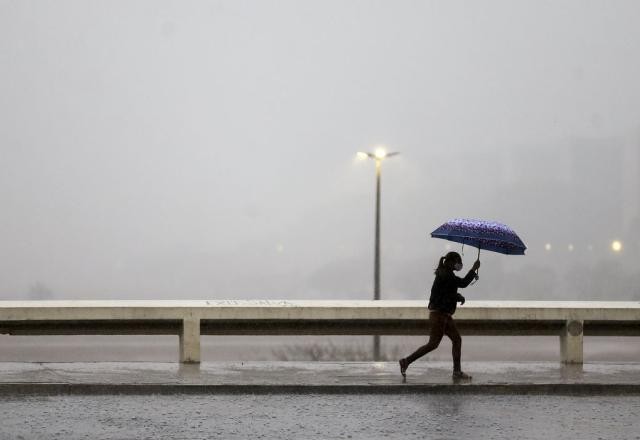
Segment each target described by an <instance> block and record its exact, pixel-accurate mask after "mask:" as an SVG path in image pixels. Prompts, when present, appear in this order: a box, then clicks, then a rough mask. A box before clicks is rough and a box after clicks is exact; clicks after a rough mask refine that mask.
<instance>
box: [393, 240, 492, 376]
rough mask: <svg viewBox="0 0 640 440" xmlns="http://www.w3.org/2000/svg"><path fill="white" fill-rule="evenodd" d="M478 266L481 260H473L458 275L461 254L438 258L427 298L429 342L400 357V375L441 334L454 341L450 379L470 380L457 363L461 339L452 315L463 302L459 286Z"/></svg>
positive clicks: (434, 345) (434, 344)
mask: <svg viewBox="0 0 640 440" xmlns="http://www.w3.org/2000/svg"><path fill="white" fill-rule="evenodd" d="M479 267H480V261H476V262H475V263H473V266H472V267H471V270H470V271H469V272H468V273H467V275H466V276H465V277H464V278H460V277H458V276H456V274H454V273H453V272H454V271H460V270H462V257H461V256H460V254H459V253H457V252H449V253H448V254H447V255H445V256H444V257H441V258H440V260H439V262H438V267H437V268H436V270H435V275H436V277H435V279H434V280H433V286H432V287H431V297H430V298H429V310H430V312H429V324H430V326H431V331H430V334H429V342H428V343H427V345H423V346H422V347H420V348H418V349H417V350H416V351H415V352H413V353H412V354H411V355H410V356H408V357H406V358H403V359H400V361H399V362H400V373H401V374H402V376H403V377H406V372H407V368H408V367H409V365H411V363H412V362H413V361H415V360H417V359H418V358H421V357H422V356H424V355H425V354H427V353H429V352H430V351H433V350H435V349H436V348H437V347H438V345H440V341H441V340H442V337H443V336H444V335H447V336H448V337H449V339H451V342H452V344H453V350H452V351H453V378H454V379H456V380H459V379H467V380H468V379H471V376H469V375H468V374H466V373H463V372H462V368H461V366H460V357H461V354H462V338H461V337H460V333H458V329H457V328H456V325H455V323H454V321H453V314H454V313H455V311H456V304H457V303H458V302H459V303H460V305H462V304H464V302H465V299H464V296H462V295H460V294H459V293H458V288H459V287H460V288H465V287H467V286H468V285H469V283H471V281H473V279H474V278H476V276H477V274H476V271H477V270H478V268H479Z"/></svg>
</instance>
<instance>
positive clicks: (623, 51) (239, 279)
mask: <svg viewBox="0 0 640 440" xmlns="http://www.w3.org/2000/svg"><path fill="white" fill-rule="evenodd" d="M639 19H640V3H638V2H636V1H583V0H580V1H482V2H473V1H467V2H460V1H349V2H344V1H303V2H301V1H210V2H205V1H202V2H200V1H175V2H173V1H171V2H170V1H116V2H108V1H102V2H99V1H56V2H49V1H7V0H0V98H1V99H0V209H1V211H0V299H21V298H29V297H34V298H35V297H38V296H39V293H38V292H42V291H45V292H48V293H46V294H45V295H44V296H45V297H46V296H47V295H52V297H53V298H131V299H138V298H158V299H169V298H171V299H180V298H185V299H187V298H318V299H323V298H340V299H347V298H362V299H366V298H370V297H371V295H372V278H373V233H374V224H373V220H374V190H375V187H374V168H373V164H372V163H367V162H359V161H357V160H355V153H356V152H357V151H359V150H365V151H368V150H371V149H372V148H373V147H374V146H376V145H379V144H384V145H387V146H388V148H389V150H392V151H400V152H401V155H400V156H397V157H394V158H390V159H389V160H387V161H386V162H385V163H384V165H383V178H382V192H383V199H382V208H383V211H382V251H383V255H382V264H383V267H382V296H383V298H398V299H399V298H404V299H420V298H424V297H425V295H426V292H427V291H428V289H429V287H430V285H431V281H432V269H433V267H434V266H435V264H436V260H437V258H438V256H440V255H442V254H443V253H444V252H446V251H447V249H446V248H445V245H446V244H447V243H446V242H444V241H441V240H435V239H431V238H428V234H429V232H431V231H432V230H434V229H435V228H436V227H438V226H439V225H440V224H442V223H443V222H445V221H447V220H449V219H451V218H454V217H472V218H474V217H475V218H486V219H493V220H499V221H502V222H504V223H507V224H509V225H510V226H512V227H513V228H514V229H515V230H516V231H517V232H518V233H519V234H520V236H521V238H522V239H523V240H524V241H525V243H526V244H527V245H528V246H529V250H528V251H527V255H526V256H524V257H506V256H503V255H496V254H489V253H487V254H483V255H482V258H481V259H482V262H483V266H482V268H481V270H480V275H481V281H480V282H479V283H478V284H477V285H476V286H474V287H472V288H471V289H469V292H468V293H467V297H468V298H470V299H489V298H491V299H493V298H513V297H518V298H527V299H548V298H557V299H576V298H594V299H606V298H612V299H634V298H636V299H640V287H638V286H640V275H639V269H638V264H637V262H638V257H640V241H639V238H638V233H637V230H638V228H640V203H639V199H640V194H638V187H639V186H640V180H639V178H638V175H639V174H640V82H639V81H638V78H640V59H639V57H638V54H639V53H640V31H639V30H638V22H639ZM614 239H618V240H621V241H622V242H623V251H622V252H621V253H619V254H614V253H613V252H611V250H610V243H611V241H612V240H614ZM546 243H550V244H551V245H552V250H551V251H546V250H545V249H544V245H545V244H546ZM569 244H572V245H573V251H569V250H568V246H569ZM451 249H453V250H458V251H460V247H459V245H452V247H451ZM474 258H475V250H473V249H470V248H469V249H465V256H464V260H465V264H466V266H467V267H470V266H471V264H472V261H473V259H474Z"/></svg>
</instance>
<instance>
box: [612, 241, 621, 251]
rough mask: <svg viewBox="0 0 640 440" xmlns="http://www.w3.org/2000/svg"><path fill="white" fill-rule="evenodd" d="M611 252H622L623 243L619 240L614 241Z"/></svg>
mask: <svg viewBox="0 0 640 440" xmlns="http://www.w3.org/2000/svg"><path fill="white" fill-rule="evenodd" d="M611 250H613V252H620V251H621V250H622V243H621V242H620V241H619V240H613V242H612V243H611Z"/></svg>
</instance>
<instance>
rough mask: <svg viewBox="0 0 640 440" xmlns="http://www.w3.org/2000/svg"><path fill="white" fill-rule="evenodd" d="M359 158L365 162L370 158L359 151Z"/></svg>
mask: <svg viewBox="0 0 640 440" xmlns="http://www.w3.org/2000/svg"><path fill="white" fill-rule="evenodd" d="M357 156H358V159H360V160H365V159H366V158H368V157H369V155H368V154H367V153H363V152H362V151H358V154H357Z"/></svg>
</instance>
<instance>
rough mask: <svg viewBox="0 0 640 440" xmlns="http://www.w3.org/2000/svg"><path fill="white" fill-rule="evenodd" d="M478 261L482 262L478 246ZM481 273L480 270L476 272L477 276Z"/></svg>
mask: <svg viewBox="0 0 640 440" xmlns="http://www.w3.org/2000/svg"><path fill="white" fill-rule="evenodd" d="M478 261H480V246H478ZM479 273H480V268H478V269H477V270H476V275H478V274H479Z"/></svg>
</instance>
